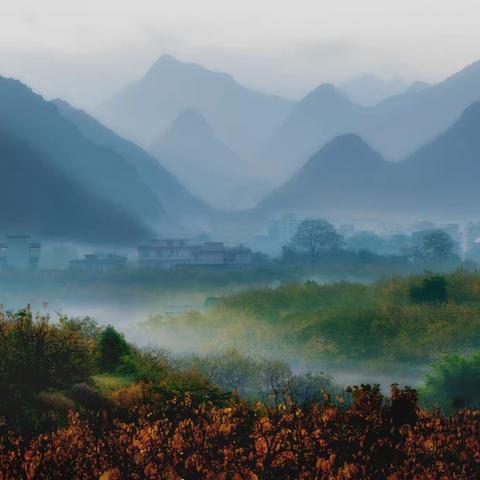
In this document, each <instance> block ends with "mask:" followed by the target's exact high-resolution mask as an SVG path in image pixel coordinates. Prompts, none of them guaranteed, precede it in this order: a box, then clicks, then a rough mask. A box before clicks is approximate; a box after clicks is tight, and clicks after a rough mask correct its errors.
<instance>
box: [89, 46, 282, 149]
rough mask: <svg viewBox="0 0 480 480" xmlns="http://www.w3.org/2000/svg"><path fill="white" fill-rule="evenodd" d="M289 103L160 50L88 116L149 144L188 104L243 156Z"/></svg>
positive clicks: (265, 135) (265, 134)
mask: <svg viewBox="0 0 480 480" xmlns="http://www.w3.org/2000/svg"><path fill="white" fill-rule="evenodd" d="M290 106H291V102H290V101H288V100H285V99H283V98H281V97H277V96H273V95H266V94H263V93H259V92H256V91H254V90H251V89H248V88H245V87H243V86H241V85H240V84H239V83H237V82H236V81H235V80H234V79H233V78H232V77H231V76H230V75H228V74H225V73H217V72H212V71H210V70H207V69H205V68H203V67H201V66H199V65H196V64H193V63H185V62H181V61H179V60H176V59H175V58H173V57H171V56H169V55H164V56H162V57H161V58H160V59H159V60H158V61H157V62H156V63H155V64H154V65H153V66H152V67H151V68H150V70H149V71H148V72H147V74H146V75H145V76H144V77H143V78H142V79H140V80H139V81H137V82H134V83H132V84H130V85H129V86H127V87H126V88H125V89H124V90H123V91H121V92H119V93H118V94H117V95H115V96H114V97H113V98H111V99H110V100H108V101H107V102H106V103H105V104H103V105H101V106H100V107H99V108H98V109H97V110H96V111H95V112H94V115H95V117H96V118H98V119H99V120H100V121H102V122H103V123H104V124H106V125H107V126H109V127H110V128H112V129H113V130H115V131H116V132H117V133H119V134H120V135H122V136H123V137H125V138H129V139H131V140H134V141H135V142H136V143H138V144H139V145H141V146H143V147H151V146H152V145H154V144H155V143H156V142H157V141H158V139H159V137H160V135H161V134H162V133H163V132H164V131H165V130H166V129H167V127H168V126H169V125H170V124H171V123H172V122H173V121H174V120H175V119H176V118H177V117H178V115H180V114H181V113H182V112H184V111H185V110H188V109H194V110H196V111H198V112H199V113H201V114H202V115H203V116H204V117H205V118H206V120H207V122H208V123H209V124H210V125H211V126H212V128H213V130H214V132H215V134H216V135H217V136H218V138H219V139H220V140H221V141H222V142H223V143H225V144H227V145H228V146H229V147H230V148H232V149H233V150H234V151H235V152H237V153H238V154H239V155H240V156H241V157H243V156H245V157H246V156H248V155H250V154H251V152H253V151H254V150H255V149H256V148H257V147H258V146H259V145H260V144H262V143H263V142H265V140H266V139H267V138H269V136H270V135H271V134H272V132H273V130H274V129H275V128H276V127H277V126H278V125H279V124H280V123H281V122H282V120H283V119H284V117H285V116H286V115H287V113H288V111H289V109H290Z"/></svg>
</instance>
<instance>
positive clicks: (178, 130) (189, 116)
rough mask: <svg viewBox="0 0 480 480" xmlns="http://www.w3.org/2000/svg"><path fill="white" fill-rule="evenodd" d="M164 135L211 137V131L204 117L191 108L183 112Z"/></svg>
mask: <svg viewBox="0 0 480 480" xmlns="http://www.w3.org/2000/svg"><path fill="white" fill-rule="evenodd" d="M165 134H166V135H167V136H168V135H172V134H175V135H180V136H184V137H185V138H188V137H189V136H192V135H195V136H202V137H203V136H213V131H212V128H211V127H210V125H209V124H208V122H207V120H206V119H205V117H204V116H203V115H202V114H201V113H200V112H198V111H197V110H195V109H193V108H189V109H188V110H184V111H183V112H182V113H180V114H179V115H178V116H177V118H176V119H175V120H174V121H173V122H172V124H171V125H170V126H169V127H168V129H167V131H166V132H165Z"/></svg>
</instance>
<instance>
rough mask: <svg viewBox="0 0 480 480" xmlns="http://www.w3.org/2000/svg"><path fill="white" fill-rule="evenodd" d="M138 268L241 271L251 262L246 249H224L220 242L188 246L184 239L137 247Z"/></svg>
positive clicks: (155, 242)
mask: <svg viewBox="0 0 480 480" xmlns="http://www.w3.org/2000/svg"><path fill="white" fill-rule="evenodd" d="M138 256H139V264H140V267H143V268H159V267H160V268H169V267H174V266H179V265H193V266H212V267H214V266H218V267H229V266H232V267H245V266H248V265H249V264H250V263H251V262H252V251H251V250H250V249H249V248H246V247H242V246H239V247H235V248H228V247H226V246H225V245H224V244H223V242H205V243H203V244H198V245H192V244H189V242H188V241H187V240H185V239H160V240H151V241H150V243H149V244H146V245H141V246H139V247H138Z"/></svg>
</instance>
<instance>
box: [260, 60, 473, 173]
mask: <svg viewBox="0 0 480 480" xmlns="http://www.w3.org/2000/svg"><path fill="white" fill-rule="evenodd" d="M319 89H320V90H321V94H319ZM319 89H316V90H315V91H313V92H312V93H310V94H309V95H307V97H305V98H304V99H302V100H301V101H300V102H299V103H298V104H297V105H296V106H295V107H294V108H293V110H292V112H291V113H290V115H289V116H288V118H287V119H286V120H285V122H284V123H283V124H282V125H281V126H280V127H279V128H278V129H277V131H276V132H275V133H274V135H273V136H272V138H271V139H270V140H269V141H268V142H267V143H266V144H265V146H264V147H263V148H262V158H264V159H265V161H266V162H267V164H268V165H270V166H271V165H277V164H278V165H279V166H280V168H281V171H282V173H283V172H284V171H286V172H288V171H295V170H296V169H297V168H298V167H299V166H300V164H302V163H304V162H305V161H306V159H308V158H309V157H310V156H311V155H313V154H314V153H315V152H316V151H318V150H319V149H320V148H321V147H322V146H323V145H325V143H326V142H327V141H329V140H331V139H332V138H333V137H335V136H338V135H341V134H343V133H347V132H354V133H356V134H358V135H360V136H361V137H362V138H363V139H364V140H365V141H366V142H368V143H369V144H370V145H372V146H373V148H375V150H377V151H378V152H379V153H380V154H382V155H383V157H384V158H386V159H387V160H394V161H398V160H402V159H405V158H406V157H408V156H409V155H410V154H412V153H413V152H415V151H416V150H417V149H419V148H420V147H422V146H423V145H425V144H427V143H429V142H431V141H432V140H434V139H435V138H436V137H437V136H438V135H440V134H441V133H442V132H443V131H445V130H446V129H447V128H448V127H450V126H451V125H452V124H453V123H454V122H455V121H456V120H457V119H458V117H459V116H460V115H461V113H462V112H463V111H464V110H465V108H467V107H468V106H469V105H471V104H472V103H474V102H476V101H478V100H480V62H477V63H474V64H472V65H470V66H468V67H466V68H465V69H463V70H462V71H461V72H458V73H457V74H455V75H453V76H451V77H449V78H447V79H446V80H444V81H443V82H441V83H438V84H436V85H431V86H429V85H427V84H416V85H415V86H414V87H413V88H409V89H407V90H406V91H405V92H404V93H402V94H400V95H396V96H393V97H390V98H388V99H386V100H383V101H382V102H380V103H378V104H376V105H374V106H360V105H356V104H354V103H353V102H351V101H349V100H348V99H346V98H345V97H343V96H342V95H341V93H340V92H339V91H338V90H335V89H334V88H333V87H332V86H328V87H325V86H323V87H319ZM270 168H272V167H270Z"/></svg>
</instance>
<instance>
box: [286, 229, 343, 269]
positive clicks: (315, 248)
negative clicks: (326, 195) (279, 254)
mask: <svg viewBox="0 0 480 480" xmlns="http://www.w3.org/2000/svg"><path fill="white" fill-rule="evenodd" d="M342 244H343V237H342V236H341V235H340V234H339V233H338V232H337V231H336V230H335V227H334V226H333V225H332V224H331V223H329V222H327V221H326V220H320V219H315V220H303V222H301V223H300V225H299V227H298V229H297V231H296V233H295V235H294V236H293V239H292V248H293V249H294V250H295V251H298V252H300V253H302V254H304V255H306V256H307V257H308V258H310V259H312V260H315V259H317V258H318V257H320V256H321V255H322V254H324V253H327V252H330V251H332V250H336V249H338V248H340V247H341V246H342Z"/></svg>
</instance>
